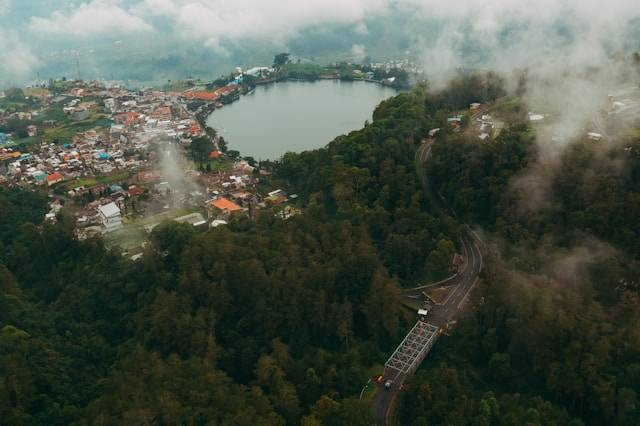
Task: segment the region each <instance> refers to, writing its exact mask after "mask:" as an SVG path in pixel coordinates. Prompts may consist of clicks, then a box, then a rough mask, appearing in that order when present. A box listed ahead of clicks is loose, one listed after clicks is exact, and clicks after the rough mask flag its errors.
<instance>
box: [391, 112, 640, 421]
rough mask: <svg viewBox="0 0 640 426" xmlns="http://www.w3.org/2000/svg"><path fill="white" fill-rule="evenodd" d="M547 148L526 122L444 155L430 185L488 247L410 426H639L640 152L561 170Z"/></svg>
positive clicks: (582, 151) (620, 146)
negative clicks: (463, 314)
mask: <svg viewBox="0 0 640 426" xmlns="http://www.w3.org/2000/svg"><path fill="white" fill-rule="evenodd" d="M516 109H517V108H516ZM515 115H516V116H517V115H518V114H515ZM540 150H541V148H540V147H539V145H538V144H536V143H535V142H534V133H533V130H532V129H530V128H528V127H527V125H526V124H525V123H524V121H522V120H518V119H517V118H514V119H513V121H512V122H511V123H510V126H509V127H508V128H506V129H505V130H504V131H503V132H502V133H501V135H500V136H499V137H498V138H497V140H495V141H494V142H492V143H489V144H484V143H482V144H481V143H477V142H476V140H474V138H467V137H465V136H462V135H456V136H454V135H451V134H449V135H446V134H445V135H442V136H441V137H440V139H439V141H438V142H437V143H436V144H435V146H434V152H433V153H434V156H433V158H432V160H431V161H430V163H429V166H428V168H427V169H428V175H429V176H430V178H431V183H432V184H433V186H434V187H435V189H436V190H437V191H438V192H439V193H440V194H442V196H443V197H444V199H445V200H446V202H447V204H448V205H450V206H451V207H452V208H453V210H455V211H456V212H457V213H458V215H459V218H460V219H461V220H464V221H468V222H469V223H473V224H476V225H480V226H481V227H482V228H483V229H484V230H485V231H488V233H487V234H486V239H487V241H488V242H489V245H490V247H491V248H492V250H491V251H490V252H489V259H487V260H488V262H487V264H488V268H487V270H486V271H485V274H484V275H485V276H484V280H483V285H482V286H481V288H480V290H479V291H478V292H477V293H476V295H475V305H476V308H475V309H474V311H473V313H471V314H470V315H469V316H468V317H467V318H465V320H464V321H462V323H461V324H460V327H459V329H458V330H457V331H456V333H455V334H454V336H453V337H452V338H450V339H445V340H444V341H442V342H441V343H439V346H438V348H437V350H436V351H435V352H434V358H432V359H431V362H429V363H427V364H426V366H425V368H424V369H423V371H421V372H420V373H419V374H418V375H417V377H415V378H414V379H413V380H412V382H411V383H412V387H411V390H410V391H409V392H408V393H407V394H406V396H405V398H404V399H403V403H402V408H401V410H400V413H399V415H400V422H401V424H407V425H412V424H413V425H423V424H459V425H463V424H469V425H471V424H474V425H476V424H487V425H507V424H540V425H547V424H557V425H560V424H576V425H577V424H594V425H595V424H617V425H635V424H638V423H639V422H640V406H639V403H640V401H639V400H638V389H640V375H639V374H638V372H640V334H638V330H640V327H639V326H640V309H639V308H640V300H639V298H638V289H639V282H638V278H637V277H638V275H639V274H640V262H639V261H640V246H639V245H638V241H639V238H640V228H639V227H638V217H640V216H639V215H640V156H639V155H638V153H639V152H640V143H639V141H638V140H632V139H622V140H617V141H616V140H613V141H608V142H607V143H606V144H597V143H594V142H592V141H581V140H577V141H575V142H573V143H572V144H571V145H570V146H568V147H567V148H566V149H565V150H564V151H563V152H561V153H560V154H558V155H559V157H558V158H554V159H553V162H551V163H549V162H546V163H545V160H544V159H548V158H549V156H544V155H541V151H540Z"/></svg>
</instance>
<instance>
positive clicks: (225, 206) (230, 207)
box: [211, 198, 242, 213]
mask: <svg viewBox="0 0 640 426" xmlns="http://www.w3.org/2000/svg"><path fill="white" fill-rule="evenodd" d="M211 204H212V205H213V207H215V208H217V209H219V210H223V211H228V212H229V213H232V212H235V211H238V210H242V207H240V206H239V205H237V204H236V203H234V202H232V201H229V200H227V199H226V198H218V199H217V200H213V201H212V202H211Z"/></svg>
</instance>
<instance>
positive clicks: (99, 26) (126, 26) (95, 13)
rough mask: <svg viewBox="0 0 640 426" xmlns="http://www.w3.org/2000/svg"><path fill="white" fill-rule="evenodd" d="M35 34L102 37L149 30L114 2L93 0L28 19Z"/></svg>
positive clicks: (139, 20) (148, 25)
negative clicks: (43, 16) (67, 9)
mask: <svg viewBox="0 0 640 426" xmlns="http://www.w3.org/2000/svg"><path fill="white" fill-rule="evenodd" d="M29 26H30V28H31V30H32V31H34V32H36V33H40V32H42V33H47V34H60V35H74V36H95V35H104V34H114V35H115V34H121V33H137V32H145V31H151V30H152V26H151V25H150V24H148V23H147V22H145V20H143V19H142V18H141V17H139V16H136V15H134V14H132V13H130V11H129V10H127V9H125V8H123V7H121V6H120V1H118V0H93V1H91V2H89V3H82V4H80V6H79V7H77V8H74V10H72V11H68V12H61V11H54V12H53V13H52V14H51V15H50V16H49V17H48V18H42V17H32V18H31V21H30V24H29Z"/></svg>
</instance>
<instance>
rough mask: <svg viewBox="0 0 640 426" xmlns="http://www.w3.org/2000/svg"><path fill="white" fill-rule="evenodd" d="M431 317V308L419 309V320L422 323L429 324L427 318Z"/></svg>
mask: <svg viewBox="0 0 640 426" xmlns="http://www.w3.org/2000/svg"><path fill="white" fill-rule="evenodd" d="M428 315H429V308H428V307H424V308H422V309H418V319H419V320H420V321H422V322H427V316H428Z"/></svg>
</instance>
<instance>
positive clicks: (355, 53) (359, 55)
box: [351, 44, 367, 62]
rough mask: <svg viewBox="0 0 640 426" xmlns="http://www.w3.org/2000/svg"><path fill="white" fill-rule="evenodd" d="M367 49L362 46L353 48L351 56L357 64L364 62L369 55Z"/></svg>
mask: <svg viewBox="0 0 640 426" xmlns="http://www.w3.org/2000/svg"><path fill="white" fill-rule="evenodd" d="M366 52H367V49H366V48H365V47H364V45H362V44H354V45H353V46H351V56H352V57H353V60H354V61H356V62H362V60H364V58H365V57H366V55H367V53H366Z"/></svg>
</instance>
